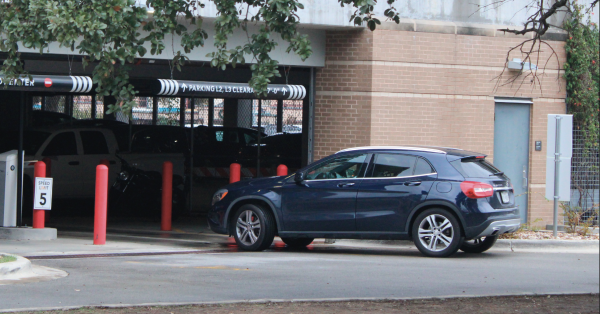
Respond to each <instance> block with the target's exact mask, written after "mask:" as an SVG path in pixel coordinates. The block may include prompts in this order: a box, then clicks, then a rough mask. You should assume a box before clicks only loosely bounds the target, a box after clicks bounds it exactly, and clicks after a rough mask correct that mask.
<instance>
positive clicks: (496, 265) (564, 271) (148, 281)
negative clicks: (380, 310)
mask: <svg viewBox="0 0 600 314" xmlns="http://www.w3.org/2000/svg"><path fill="white" fill-rule="evenodd" d="M598 256H599V255H598V254H597V252H596V253H550V252H549V253H537V252H536V253H531V252H529V253H528V252H510V251H499V250H496V251H491V252H488V253H485V254H479V255H469V254H463V253H458V254H456V255H455V256H454V257H451V258H446V259H433V258H425V257H422V256H421V255H420V254H419V252H418V251H417V250H415V249H383V248H377V249H374V248H348V247H341V246H336V245H314V246H311V247H309V248H308V249H307V250H304V251H293V250H289V249H287V248H273V249H271V250H269V251H265V252H258V253H248V252H237V251H236V250H235V248H232V249H231V250H230V251H227V252H222V253H203V254H187V255H165V256H141V257H103V258H98V257H95V258H77V259H50V260H34V261H33V263H34V264H36V265H42V266H48V267H53V268H58V269H61V270H64V271H67V272H68V273H69V276H68V277H66V278H62V279H58V280H53V281H46V282H37V283H26V284H13V285H5V286H0V310H7V309H24V308H57V307H69V306H87V305H125V304H144V303H194V302H206V301H208V302H214V301H232V300H256V299H287V300H289V299H332V298H333V299H336V298H341V299H347V298H413V297H443V296H479V295H515V294H546V293H559V294H562V293H598V292H599V269H598V265H599V258H598Z"/></svg>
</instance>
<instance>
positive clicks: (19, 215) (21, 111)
mask: <svg viewBox="0 0 600 314" xmlns="http://www.w3.org/2000/svg"><path fill="white" fill-rule="evenodd" d="M24 120H25V93H24V92H21V99H20V106H19V147H18V150H19V152H18V154H19V156H18V158H19V160H18V161H17V227H23V153H24V152H23V124H24V123H25V121H24ZM32 202H33V200H32Z"/></svg>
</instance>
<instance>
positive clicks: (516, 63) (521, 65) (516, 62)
mask: <svg viewBox="0 0 600 314" xmlns="http://www.w3.org/2000/svg"><path fill="white" fill-rule="evenodd" d="M508 69H509V70H514V71H531V70H537V65H535V64H531V63H529V62H523V61H522V60H521V59H517V58H514V59H512V61H509V62H508Z"/></svg>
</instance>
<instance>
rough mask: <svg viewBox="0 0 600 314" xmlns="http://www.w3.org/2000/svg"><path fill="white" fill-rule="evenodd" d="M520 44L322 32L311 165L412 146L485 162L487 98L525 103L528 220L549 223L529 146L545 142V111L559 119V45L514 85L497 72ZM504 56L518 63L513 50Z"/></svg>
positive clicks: (490, 117) (537, 157)
mask: <svg viewBox="0 0 600 314" xmlns="http://www.w3.org/2000/svg"><path fill="white" fill-rule="evenodd" d="M522 42H523V38H515V37H514V36H497V37H493V36H473V35H456V34H437V33H425V32H414V31H397V30H385V29H383V30H377V31H375V32H370V31H361V30H352V31H330V32H328V34H327V52H326V66H325V67H324V68H322V69H319V70H318V71H317V81H316V83H317V86H316V90H317V92H316V102H315V139H314V143H315V158H316V159H320V158H322V157H325V156H327V155H329V154H331V153H334V152H336V151H338V150H340V149H343V148H347V147H354V146H363V145H401V144H419V145H439V146H450V147H458V148H463V149H467V150H473V151H477V152H482V153H485V154H488V155H489V158H490V159H491V160H493V149H494V143H493V140H494V104H495V101H494V97H495V96H503V97H527V98H533V99H534V104H533V105H532V107H531V132H530V134H531V135H530V136H531V139H530V140H531V150H530V151H531V153H530V154H531V155H530V183H531V185H530V187H531V190H530V197H529V203H530V204H529V221H534V220H535V219H536V218H541V219H543V220H544V221H543V222H540V223H539V224H546V223H549V222H550V221H551V219H550V220H548V218H549V217H550V218H551V216H549V215H551V213H552V204H551V203H548V202H547V201H546V200H545V199H544V197H543V194H544V189H545V186H544V181H545V147H544V146H545V145H544V146H543V147H544V149H543V151H541V152H536V151H535V150H534V142H535V140H543V141H544V143H545V138H546V135H545V134H546V133H545V132H546V119H547V116H546V115H547V114H549V113H564V112H565V104H564V98H565V82H564V80H562V79H560V78H559V75H560V74H561V73H560V72H559V70H558V69H559V68H560V67H561V65H562V64H563V62H564V60H565V51H564V43H563V42H558V41H554V42H552V41H551V42H549V45H548V46H544V47H542V53H541V54H540V55H539V59H538V56H537V55H535V54H534V55H533V58H532V59H533V62H534V63H538V64H542V65H543V64H544V63H546V61H547V62H548V63H547V65H546V68H545V69H544V71H542V69H540V70H539V71H538V72H537V74H538V75H537V78H534V77H532V76H531V75H529V76H527V75H521V76H520V77H518V78H517V79H516V80H514V82H513V81H512V80H511V79H513V78H515V76H514V73H513V72H509V71H504V72H503V69H504V65H505V62H506V59H507V52H508V51H509V50H510V49H511V48H513V47H517V46H518V45H519V44H520V43H522ZM524 48H525V49H528V48H529V47H524ZM553 52H554V53H555V54H553ZM512 58H521V59H523V57H522V56H521V54H520V51H519V49H515V50H514V51H513V52H511V54H510V56H509V59H511V60H512ZM542 72H543V73H542ZM497 77H501V79H500V80H497V79H496V78H497ZM532 80H533V83H535V85H532V84H531V83H532Z"/></svg>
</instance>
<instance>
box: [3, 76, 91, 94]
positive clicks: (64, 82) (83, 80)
mask: <svg viewBox="0 0 600 314" xmlns="http://www.w3.org/2000/svg"><path fill="white" fill-rule="evenodd" d="M92 87H93V84H92V78H91V77H89V76H63V75H31V76H27V75H23V76H21V77H19V78H18V79H13V80H9V79H7V78H6V77H5V76H3V75H0V91H2V90H9V91H30V92H51V93H84V94H85V93H89V92H90V91H91V90H92Z"/></svg>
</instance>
